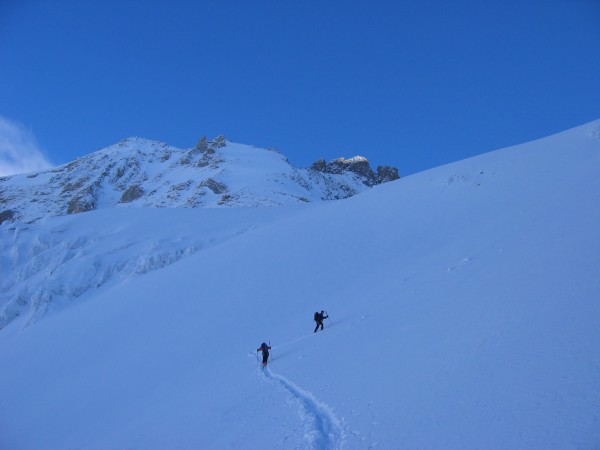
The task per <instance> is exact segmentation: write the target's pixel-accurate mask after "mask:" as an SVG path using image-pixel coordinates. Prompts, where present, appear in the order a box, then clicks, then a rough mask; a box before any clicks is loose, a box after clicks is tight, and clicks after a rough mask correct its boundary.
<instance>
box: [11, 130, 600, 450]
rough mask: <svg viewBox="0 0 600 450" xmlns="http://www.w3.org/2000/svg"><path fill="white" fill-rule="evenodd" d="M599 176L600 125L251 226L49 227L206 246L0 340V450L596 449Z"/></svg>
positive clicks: (114, 220) (15, 328)
mask: <svg viewBox="0 0 600 450" xmlns="http://www.w3.org/2000/svg"><path fill="white" fill-rule="evenodd" d="M599 168H600V121H599V122H594V123H591V124H588V125H585V126H582V127H579V128H576V129H573V130H569V131H566V132H564V133H560V134H558V135H555V136H551V137H549V138H546V139H542V140H539V141H535V142H531V143H528V144H524V145H521V146H516V147H512V148H508V149H503V150H500V151H496V152H492V153H488V154H485V155H481V156H479V157H476V158H471V159H468V160H464V161H460V162H457V163H454V164H450V165H446V166H443V167H439V168H437V169H434V170H430V171H426V172H423V173H420V174H417V175H413V176H410V177H406V178H404V179H402V180H399V181H395V182H393V183H387V184H385V185H381V186H377V187H375V188H373V189H372V190H370V191H368V192H365V193H362V194H361V195H358V196H355V197H352V198H350V199H347V200H343V201H336V202H329V203H312V204H306V205H298V206H297V207H293V208H289V209H286V210H282V212H281V213H280V214H279V215H277V216H276V217H274V216H272V215H271V213H265V211H272V209H262V210H258V211H262V212H263V214H264V215H263V214H260V213H258V214H256V215H254V216H252V217H241V218H240V219H239V220H240V222H242V223H245V225H244V224H241V225H240V226H237V225H236V221H235V220H231V221H229V219H228V218H224V217H218V218H209V217H210V215H211V214H214V213H217V210H203V211H200V210H192V211H189V212H190V215H188V216H185V217H184V216H179V215H178V214H179V212H178V211H177V210H164V209H163V210H158V211H155V212H154V213H156V215H155V216H153V218H152V220H151V221H150V223H147V222H148V220H145V219H144V218H141V219H140V218H135V217H137V215H138V214H140V210H137V209H127V210H124V211H126V213H123V211H118V212H117V211H110V210H108V211H105V212H102V213H100V212H99V211H94V212H90V213H87V214H85V215H76V216H71V217H70V219H69V220H71V222H68V221H63V222H61V220H63V219H60V218H54V219H49V220H48V221H47V222H46V225H45V226H46V227H47V230H52V229H61V227H66V231H65V233H68V234H70V235H71V234H72V235H73V236H74V235H75V234H77V233H78V234H79V235H81V239H91V238H93V237H94V236H96V235H97V234H98V231H97V229H104V227H105V226H106V227H108V228H112V229H113V230H117V231H118V230H119V224H121V226H125V224H127V223H133V224H134V225H133V226H135V224H136V223H139V222H142V221H143V222H145V223H146V225H145V228H146V229H145V230H144V232H143V233H141V236H142V237H144V239H152V240H153V241H157V242H158V241H161V240H162V239H164V240H165V241H164V242H165V247H166V248H168V247H170V246H171V245H174V244H171V243H172V242H173V241H174V238H173V234H175V235H177V234H178V233H180V231H179V230H181V228H180V225H177V224H179V223H180V222H181V221H188V222H189V223H190V224H193V225H194V226H190V227H189V228H185V233H189V236H188V237H186V239H190V240H193V239H198V240H201V241H202V242H209V241H210V242H212V244H211V245H207V246H205V247H202V248H201V249H199V251H196V252H195V253H194V254H193V255H191V256H189V257H188V258H185V259H181V260H179V261H178V262H176V263H174V264H170V265H168V266H165V267H163V268H161V269H160V270H154V271H151V272H147V273H143V274H140V275H138V276H129V275H124V276H123V277H122V278H121V279H119V280H118V282H117V281H116V282H114V283H106V284H104V285H102V286H100V287H98V288H97V289H95V290H89V291H87V293H86V294H85V295H84V297H85V298H84V299H83V300H84V301H80V302H78V303H77V304H75V305H73V306H72V307H70V308H66V309H63V310H62V311H60V312H57V313H55V314H52V315H49V316H48V317H46V318H45V319H44V320H41V321H39V322H37V323H36V324H35V325H34V326H30V327H27V328H25V329H23V330H22V326H23V322H22V321H24V320H25V318H21V319H19V320H16V321H13V322H12V323H11V324H10V325H9V326H7V327H6V328H4V329H3V330H2V331H0V361H2V367H3V369H2V370H1V371H0V392H2V395H1V396H0V447H1V448H18V449H38V448H45V449H65V448H80V449H106V448H131V449H173V448H184V449H194V448H244V449H246V448H274V449H278V448H280V449H289V448H314V449H321V448H332V449H336V448H344V449H363V448H382V449H388V448H407V449H440V448H445V449H482V448H485V449H507V448H511V449H512V448H514V449H521V448H522V449H565V448H577V449H593V448H598V447H599V446H600V350H599V348H600V347H599V344H600V327H598V319H599V318H600V302H599V300H598V299H599V298H600V277H598V269H599V268H600V257H599V256H598V255H599V254H600V240H599V239H598V236H597V230H598V229H600V211H599V210H598V200H599V199H600V177H598V169H599ZM231 211H233V214H238V213H239V210H231ZM154 213H153V214H154ZM194 214H198V216H194ZM160 215H164V218H159V216H160ZM80 218H81V219H80ZM169 218H170V220H171V223H172V224H173V226H172V227H171V226H168V225H167V226H164V224H165V223H167V221H169ZM79 220H82V221H84V220H86V221H88V220H89V221H90V223H95V224H96V227H97V228H94V227H92V228H86V227H81V226H79V225H78V221H79ZM131 221H133V222H131ZM138 221H139V222H138ZM221 222H223V223H224V224H225V225H224V227H225V229H226V230H225V231H223V230H220V229H219V228H218V226H216V224H217V223H221ZM108 228H107V229H108ZM88 229H89V230H90V231H89V233H88V232H87V231H86V230H88ZM175 230H177V231H175ZM36 232H39V233H41V232H42V231H41V230H37V231H36ZM194 232H195V233H197V235H194V234H193V233H194ZM150 236H151V238H150ZM212 236H216V237H215V239H214V240H212V241H211V237H212ZM161 242H163V241H161ZM123 244H125V243H123ZM98 245H99V246H103V245H106V258H107V259H108V260H110V254H111V247H110V246H109V245H107V244H103V243H102V242H99V243H98ZM138 251H139V248H138V247H136V246H135V245H134V246H132V247H131V252H132V255H131V256H132V257H137V255H138ZM83 261H85V258H84V259H83ZM83 267H84V268H85V267H86V266H83ZM86 271H87V270H86ZM77 276H80V275H79V271H78V269H77V267H75V266H73V267H72V268H71V269H70V270H66V271H64V272H63V277H64V278H63V280H62V281H63V282H64V284H65V285H69V283H70V282H71V279H73V278H76V277H77ZM320 309H325V310H327V311H328V312H329V314H330V316H331V317H330V319H329V320H328V321H326V323H325V331H324V332H318V333H316V334H314V333H313V327H314V324H313V323H312V314H313V312H314V311H315V310H320ZM262 341H267V342H268V341H270V342H271V345H272V346H273V352H272V356H271V362H270V364H269V367H268V369H266V370H265V369H262V368H260V367H259V365H258V364H257V359H256V356H255V354H256V352H255V350H256V348H257V347H258V346H259V344H260V343H261V342H262Z"/></svg>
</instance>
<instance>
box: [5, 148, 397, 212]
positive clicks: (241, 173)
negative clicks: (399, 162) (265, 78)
mask: <svg viewBox="0 0 600 450" xmlns="http://www.w3.org/2000/svg"><path fill="white" fill-rule="evenodd" d="M398 178H399V176H398V170H397V169H396V168H393V167H379V168H378V171H377V173H374V172H373V170H372V169H371V167H370V166H369V162H368V161H367V160H366V159H365V158H363V157H354V158H351V159H349V160H345V159H343V158H340V159H338V160H336V161H332V162H330V163H326V162H325V161H318V162H316V163H315V164H313V166H312V167H311V168H309V169H298V168H294V167H292V166H291V165H290V163H289V162H288V161H287V159H286V158H285V157H284V156H283V155H282V154H280V153H279V152H277V151H275V150H266V149H260V148H255V147H251V146H247V145H242V144H235V143H232V142H228V141H227V140H225V139H224V138H223V137H218V138H216V139H215V140H213V141H208V140H207V139H205V138H202V139H200V141H199V142H198V144H197V145H196V147H195V148H192V149H187V150H180V149H177V148H174V147H169V146H167V145H166V144H164V143H159V142H153V141H149V140H146V139H139V138H131V139H126V140H124V141H122V142H120V143H118V144H116V145H113V146H111V147H108V148H105V149H103V150H99V151H97V152H95V153H92V154H90V155H87V156H85V157H82V158H79V159H78V160H76V161H74V162H72V163H69V164H67V165H65V166H62V167H59V168H57V169H55V170H51V171H46V172H40V173H33V174H28V175H17V176H11V177H4V178H1V179H0V223H2V222H5V221H8V222H17V221H18V222H27V223H30V222H34V221H37V220H40V219H42V218H44V217H48V216H59V215H65V214H76V213H81V212H87V211H93V210H96V209H102V208H111V207H168V208H197V207H220V206H226V207H257V206H260V207H264V206H281V205H289V204H294V203H298V202H313V201H320V200H332V199H343V198H347V197H350V196H352V195H356V194H358V193H360V192H363V191H365V190H366V189H368V188H369V187H372V186H374V185H376V184H381V183H384V182H387V181H393V180H395V179H398Z"/></svg>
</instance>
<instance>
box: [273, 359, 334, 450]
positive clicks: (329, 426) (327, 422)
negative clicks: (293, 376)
mask: <svg viewBox="0 0 600 450" xmlns="http://www.w3.org/2000/svg"><path fill="white" fill-rule="evenodd" d="M263 373H264V375H265V377H266V378H267V379H269V380H272V381H275V382H277V383H279V384H280V385H281V386H282V387H283V388H285V389H286V390H287V391H288V392H289V393H290V394H291V395H292V396H293V397H294V398H295V399H296V400H297V401H298V402H299V403H300V405H301V408H300V416H301V417H302V418H303V419H304V420H305V421H306V423H307V431H306V433H305V437H306V440H307V443H308V448H312V449H315V450H317V449H319V450H320V449H323V450H325V449H341V448H342V443H343V440H344V430H343V427H342V422H341V421H340V419H338V418H337V417H336V415H335V414H334V413H333V411H332V409H331V408H330V407H329V406H328V405H326V404H325V403H323V402H321V401H319V400H317V399H316V398H315V396H314V395H313V394H311V393H310V392H308V391H305V390H304V389H301V388H299V387H298V386H297V385H296V384H294V383H292V382H291V381H290V380H288V379H287V378H285V377H283V376H281V375H278V374H275V373H273V372H271V370H270V369H269V368H267V367H265V368H264V369H263Z"/></svg>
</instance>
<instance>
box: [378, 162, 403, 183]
mask: <svg viewBox="0 0 600 450" xmlns="http://www.w3.org/2000/svg"><path fill="white" fill-rule="evenodd" d="M398 179H400V175H398V168H397V167H392V166H377V180H378V183H387V182H388V181H394V180H398Z"/></svg>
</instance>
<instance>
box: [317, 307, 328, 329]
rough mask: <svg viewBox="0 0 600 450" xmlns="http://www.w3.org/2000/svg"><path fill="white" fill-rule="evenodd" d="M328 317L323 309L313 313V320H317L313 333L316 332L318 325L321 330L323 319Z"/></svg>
mask: <svg viewBox="0 0 600 450" xmlns="http://www.w3.org/2000/svg"><path fill="white" fill-rule="evenodd" d="M328 317H329V316H328V315H327V313H325V311H321V312H320V313H319V312H316V313H315V322H317V326H316V327H315V331H314V332H315V333H316V332H317V330H318V329H319V327H321V330H323V320H325V319H327V318H328Z"/></svg>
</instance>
